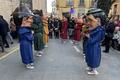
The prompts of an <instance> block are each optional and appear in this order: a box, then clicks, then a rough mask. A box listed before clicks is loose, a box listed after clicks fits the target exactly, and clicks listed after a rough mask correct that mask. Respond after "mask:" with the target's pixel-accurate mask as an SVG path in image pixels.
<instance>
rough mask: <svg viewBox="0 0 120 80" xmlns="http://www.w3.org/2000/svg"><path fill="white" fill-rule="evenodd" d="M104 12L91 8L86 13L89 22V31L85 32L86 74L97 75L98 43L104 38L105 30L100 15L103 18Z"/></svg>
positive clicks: (99, 50)
mask: <svg viewBox="0 0 120 80" xmlns="http://www.w3.org/2000/svg"><path fill="white" fill-rule="evenodd" d="M104 15H105V14H104V12H103V11H102V10H101V9H92V10H89V11H88V13H87V19H88V22H89V23H90V32H89V33H88V34H86V37H88V39H87V41H86V48H85V49H86V50H85V56H86V63H87V66H88V68H87V69H88V74H90V75H97V74H98V71H97V68H98V67H99V66H100V62H101V47H100V43H101V41H102V40H103V39H104V35H105V31H104V29H103V28H102V26H101V25H103V24H101V20H102V19H101V16H103V17H102V18H104Z"/></svg>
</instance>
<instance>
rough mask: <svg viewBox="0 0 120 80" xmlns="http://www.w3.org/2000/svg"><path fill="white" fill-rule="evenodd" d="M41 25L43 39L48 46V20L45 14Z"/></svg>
mask: <svg viewBox="0 0 120 80" xmlns="http://www.w3.org/2000/svg"><path fill="white" fill-rule="evenodd" d="M43 26H44V33H43V41H44V44H45V47H48V39H49V29H48V20H47V17H46V16H44V17H43Z"/></svg>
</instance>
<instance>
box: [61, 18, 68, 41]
mask: <svg viewBox="0 0 120 80" xmlns="http://www.w3.org/2000/svg"><path fill="white" fill-rule="evenodd" d="M60 31H61V33H60V36H61V39H62V42H63V43H64V42H65V41H66V40H67V39H68V21H67V18H65V17H63V20H62V26H61V30H60Z"/></svg>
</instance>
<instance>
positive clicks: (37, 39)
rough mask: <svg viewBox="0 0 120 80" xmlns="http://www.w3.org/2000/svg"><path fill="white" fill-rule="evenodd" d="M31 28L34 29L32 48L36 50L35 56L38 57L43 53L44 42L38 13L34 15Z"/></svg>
mask: <svg viewBox="0 0 120 80" xmlns="http://www.w3.org/2000/svg"><path fill="white" fill-rule="evenodd" d="M32 30H33V31H34V49H35V51H36V52H37V53H36V56H38V57H40V56H41V55H42V54H43V48H44V42H43V25H42V20H41V18H40V16H39V15H35V16H34V21H33V24H32Z"/></svg>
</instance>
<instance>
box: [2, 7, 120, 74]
mask: <svg viewBox="0 0 120 80" xmlns="http://www.w3.org/2000/svg"><path fill="white" fill-rule="evenodd" d="M20 10H21V11H20V12H14V13H13V14H12V16H13V17H12V18H11V20H10V24H11V27H10V28H11V29H12V30H11V35H12V36H13V38H16V37H17V36H18V37H19V43H20V53H21V57H22V62H23V63H24V64H25V66H26V68H28V69H34V58H33V47H32V44H33V42H34V50H35V54H36V56H38V57H40V56H42V54H43V50H44V48H45V47H48V41H49V38H50V39H52V38H54V39H61V42H62V43H65V42H66V41H67V40H68V39H70V40H72V41H73V44H78V43H79V41H80V40H81V39H82V41H83V54H84V55H85V60H86V64H87V66H88V67H87V71H88V72H87V73H88V74H98V71H97V68H98V67H99V66H100V62H101V44H102V45H103V46H105V50H104V52H106V53H107V52H109V48H110V43H111V41H113V44H114V41H117V42H118V44H119V48H120V23H119V20H118V18H116V17H114V19H111V20H109V22H107V20H106V16H105V14H103V13H104V12H103V11H102V10H101V9H92V10H89V12H88V13H87V14H86V15H85V16H84V17H81V18H74V17H72V18H68V17H65V16H63V18H62V19H60V18H57V17H54V18H53V17H49V18H48V16H46V15H43V13H42V10H33V12H32V11H30V10H29V9H28V8H27V7H25V6H22V7H21V9H20ZM16 11H18V10H16ZM95 11H96V12H95ZM97 13H98V14H97ZM4 28H5V29H4ZM3 31H4V32H3ZM3 33H4V34H3ZM6 36H10V30H9V28H8V24H7V22H6V21H5V20H4V19H3V17H0V40H1V41H0V42H2V51H4V45H6V47H9V44H8V42H7V39H6ZM12 43H13V40H12V38H11V44H12Z"/></svg>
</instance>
